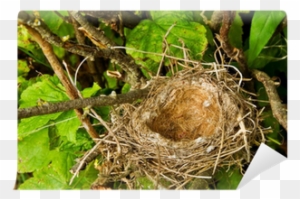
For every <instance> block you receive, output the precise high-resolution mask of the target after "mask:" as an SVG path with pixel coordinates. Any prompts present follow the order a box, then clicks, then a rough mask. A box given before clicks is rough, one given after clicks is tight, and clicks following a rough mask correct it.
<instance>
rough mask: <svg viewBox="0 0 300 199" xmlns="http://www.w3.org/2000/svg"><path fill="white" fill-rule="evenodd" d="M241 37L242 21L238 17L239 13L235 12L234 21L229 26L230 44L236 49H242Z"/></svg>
mask: <svg viewBox="0 0 300 199" xmlns="http://www.w3.org/2000/svg"><path fill="white" fill-rule="evenodd" d="M242 35H243V20H242V18H241V16H240V15H239V12H236V14H235V17H234V20H233V22H232V24H231V26H230V29H229V33H228V37H229V42H230V44H231V45H233V46H234V47H236V48H239V49H242V47H243V42H242Z"/></svg>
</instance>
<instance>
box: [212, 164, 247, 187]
mask: <svg viewBox="0 0 300 199" xmlns="http://www.w3.org/2000/svg"><path fill="white" fill-rule="evenodd" d="M242 177H243V175H242V174H241V173H240V170H239V168H238V167H233V168H230V169H229V170H227V168H220V169H218V170H217V173H216V174H215V179H216V180H218V182H217V189H236V188H237V187H238V185H239V183H240V181H241V179H242Z"/></svg>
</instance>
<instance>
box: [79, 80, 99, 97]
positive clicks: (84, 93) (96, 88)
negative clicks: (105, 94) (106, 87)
mask: <svg viewBox="0 0 300 199" xmlns="http://www.w3.org/2000/svg"><path fill="white" fill-rule="evenodd" d="M100 89H101V87H100V86H99V85H98V84H97V83H95V82H94V84H93V86H92V87H90V88H85V89H84V90H83V91H82V92H81V94H82V96H83V98H88V97H92V96H94V95H95V94H96V93H97V92H98V91H99V90H100Z"/></svg>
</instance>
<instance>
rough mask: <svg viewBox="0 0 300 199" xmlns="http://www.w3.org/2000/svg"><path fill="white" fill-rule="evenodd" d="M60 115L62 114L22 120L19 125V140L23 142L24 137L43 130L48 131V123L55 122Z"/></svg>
mask: <svg viewBox="0 0 300 199" xmlns="http://www.w3.org/2000/svg"><path fill="white" fill-rule="evenodd" d="M60 114H61V113H52V114H48V115H40V116H33V117H30V118H24V119H21V122H20V123H19V125H18V139H20V140H22V139H23V138H24V137H26V136H29V135H31V134H35V133H38V132H39V131H40V130H42V129H48V127H47V126H46V125H47V124H48V122H49V121H50V120H55V119H56V118H57V117H58V116H59V115H60Z"/></svg>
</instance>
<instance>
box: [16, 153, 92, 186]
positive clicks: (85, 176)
mask: <svg viewBox="0 0 300 199" xmlns="http://www.w3.org/2000/svg"><path fill="white" fill-rule="evenodd" d="M53 157H55V158H53V159H52V162H51V164H49V165H48V166H46V167H43V168H42V169H41V170H38V171H37V172H35V173H34V174H33V176H34V177H32V178H30V179H28V180H27V181H25V182H24V183H23V184H22V185H21V186H20V189H88V188H90V185H91V184H92V182H93V181H95V180H96V178H97V170H95V169H94V168H93V164H92V163H90V164H89V165H88V166H87V168H86V169H85V170H84V171H82V172H80V174H79V176H78V177H77V178H75V180H74V182H73V183H72V185H69V180H70V178H71V176H72V174H71V173H70V172H69V170H70V168H71V167H72V166H73V165H74V158H75V156H74V155H72V154H71V153H67V152H58V151H54V152H53Z"/></svg>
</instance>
